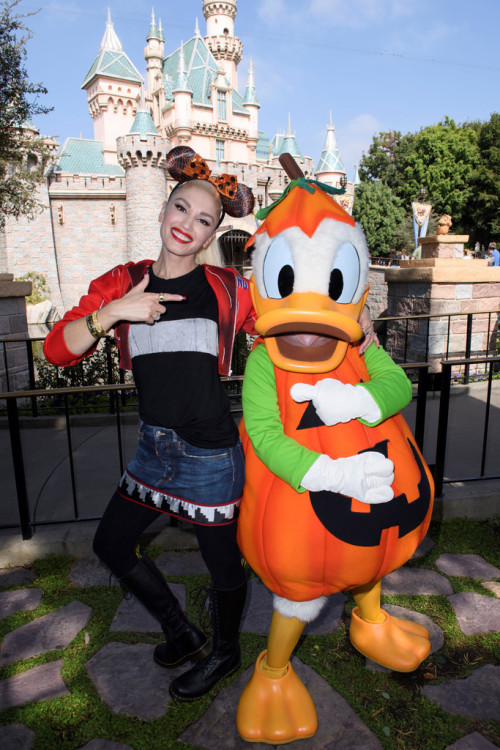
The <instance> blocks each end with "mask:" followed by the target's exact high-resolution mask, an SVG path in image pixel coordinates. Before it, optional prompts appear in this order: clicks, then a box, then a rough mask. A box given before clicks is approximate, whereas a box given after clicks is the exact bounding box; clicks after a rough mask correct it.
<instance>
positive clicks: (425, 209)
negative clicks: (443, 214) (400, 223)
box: [411, 201, 432, 227]
mask: <svg viewBox="0 0 500 750" xmlns="http://www.w3.org/2000/svg"><path fill="white" fill-rule="evenodd" d="M411 208H412V211H413V218H414V220H415V221H416V222H417V224H418V226H419V227H421V226H422V225H423V224H425V222H426V221H428V220H429V216H430V213H431V208H432V206H431V205H430V203H417V202H416V201H413V203H412V204H411Z"/></svg>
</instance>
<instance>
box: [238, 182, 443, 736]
mask: <svg viewBox="0 0 500 750" xmlns="http://www.w3.org/2000/svg"><path fill="white" fill-rule="evenodd" d="M326 190H329V189H328V188H326V187H325V186H322V185H318V183H314V182H313V181H306V180H304V179H303V178H299V179H296V180H292V182H291V183H290V186H289V187H288V189H287V191H286V192H285V195H284V197H283V198H282V199H281V200H280V201H278V203H277V204H275V205H274V206H273V207H271V209H270V210H269V209H267V216H266V218H265V221H264V222H263V224H262V225H261V226H260V227H259V229H258V231H257V232H256V234H255V235H254V237H253V238H252V240H251V241H250V242H253V243H254V244H255V252H254V257H253V268H254V275H253V277H252V279H251V291H252V299H253V302H254V306H255V310H256V313H257V321H256V329H257V331H258V332H259V333H260V334H261V336H262V338H261V340H260V341H259V342H258V343H257V345H256V347H255V348H254V350H253V351H252V353H251V355H250V357H249V359H248V363H247V369H246V372H245V379H244V385H243V413H244V421H243V422H242V425H241V427H240V432H241V435H242V439H243V445H244V448H245V455H246V482H245V488H244V492H243V499H242V504H241V509H240V517H239V522H238V543H239V546H240V549H241V551H242V553H243V555H244V557H245V559H246V560H247V562H248V563H249V565H250V567H251V568H252V569H253V570H254V571H255V572H256V573H257V574H258V575H259V577H260V578H261V579H262V581H263V582H264V583H265V585H266V586H267V587H268V588H269V589H270V590H271V591H272V592H273V593H274V595H275V597H274V608H275V611H274V613H273V619H272V623H271V629H270V634H269V639H268V648H267V651H266V652H264V653H263V654H261V655H260V657H259V658H258V660H257V663H256V666H255V669H254V673H253V676H252V678H251V679H250V681H249V683H248V684H247V686H246V687H245V690H244V691H243V693H242V696H241V698H240V702H239V706H238V715H237V725H238V731H239V732H240V735H241V736H242V737H243V738H244V739H245V740H248V741H253V742H268V743H271V744H280V743H286V742H291V741H293V740H296V739H300V738H306V737H311V736H312V735H313V734H314V733H315V731H316V728H317V717H316V710H315V708H314V704H313V702H312V699H311V698H310V696H309V694H308V693H307V690H306V688H305V687H304V685H303V684H302V683H301V682H300V680H299V678H298V677H297V675H296V674H295V673H294V671H293V667H292V665H291V663H290V656H291V654H292V651H293V649H294V647H295V645H296V644H297V641H298V639H299V637H300V635H301V633H302V630H303V628H304V626H305V624H306V622H308V621H311V620H312V619H314V618H315V617H316V616H317V614H318V613H319V611H320V610H321V607H322V606H323V604H324V602H325V601H326V599H325V597H327V596H328V595H330V594H332V593H335V592H338V591H344V590H348V589H349V590H351V591H352V593H353V596H354V599H355V601H356V605H357V606H356V608H355V609H354V611H353V614H352V618H351V625H350V637H351V641H352V643H353V645H354V646H355V647H356V648H357V649H358V650H359V651H360V652H361V653H363V654H364V655H366V656H367V657H368V658H371V659H373V660H374V661H376V662H378V663H379V664H382V665H383V666H386V667H388V668H390V669H394V670H398V671H412V670H413V669H415V668H416V667H417V666H418V665H419V664H420V663H421V661H422V660H423V659H425V658H426V656H427V655H428V653H429V651H430V642H429V639H428V632H427V630H426V628H424V627H422V626H420V625H416V624H415V623H412V622H407V621H404V620H401V619H399V618H394V617H390V616H389V615H388V614H387V613H386V612H384V611H383V610H382V609H381V608H380V586H381V579H382V577H383V576H384V575H387V574H388V573H390V572H392V571H393V570H395V569H397V568H398V567H400V566H401V565H403V564H404V563H405V562H406V561H407V560H408V559H409V558H410V557H411V555H412V554H413V552H414V551H415V549H416V548H417V546H418V545H419V544H420V542H421V541H422V539H423V537H424V536H425V534H426V531H427V527H428V524H429V521H430V516H431V512H432V500H433V484H432V478H431V475H430V472H429V469H428V467H427V466H426V464H425V461H424V459H423V457H422V455H421V453H420V451H419V449H418V447H417V445H416V443H415V440H414V438H413V435H412V434H411V431H410V429H409V428H408V426H407V424H406V422H405V420H404V419H403V417H402V416H401V415H400V414H399V413H398V412H399V410H400V409H402V408H403V407H404V406H406V404H407V403H408V402H409V401H410V400H411V386H410V383H409V381H408V379H407V378H406V375H405V374H404V372H403V371H402V370H401V368H400V367H398V366H397V365H396V364H394V363H393V362H392V360H391V359H390V357H389V356H388V355H387V354H386V353H385V352H384V351H383V350H382V349H377V348H376V346H375V345H374V344H372V345H371V346H370V347H369V349H368V350H367V351H366V353H365V355H364V356H360V355H359V352H358V347H357V346H356V345H355V343H356V341H357V340H358V339H360V338H361V336H362V331H361V328H360V327H359V324H358V318H359V315H360V313H361V310H362V308H363V306H364V304H365V300H366V296H367V294H368V286H367V280H368V264H369V259H368V249H367V247H366V243H365V240H364V237H363V235H362V232H361V231H360V230H359V228H357V227H356V226H355V225H354V222H353V220H352V218H351V217H350V216H349V215H348V214H347V213H346V212H344V211H343V209H342V208H341V207H340V206H339V205H338V204H337V203H336V202H335V201H333V200H332V198H331V197H330V196H329V195H327V192H326Z"/></svg>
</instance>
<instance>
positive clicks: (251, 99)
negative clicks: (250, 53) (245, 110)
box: [243, 59, 260, 107]
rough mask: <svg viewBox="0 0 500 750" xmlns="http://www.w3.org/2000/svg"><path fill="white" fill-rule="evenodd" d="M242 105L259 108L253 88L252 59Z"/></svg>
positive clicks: (255, 91)
mask: <svg viewBox="0 0 500 750" xmlns="http://www.w3.org/2000/svg"><path fill="white" fill-rule="evenodd" d="M243 104H244V106H248V105H250V106H254V107H259V106H260V104H259V100H258V98H257V90H256V88H255V80H254V65H253V59H250V68H249V69H248V80H247V87H246V89H245V98H244V100H243Z"/></svg>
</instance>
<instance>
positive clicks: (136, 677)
mask: <svg viewBox="0 0 500 750" xmlns="http://www.w3.org/2000/svg"><path fill="white" fill-rule="evenodd" d="M153 650H154V646H153V645H151V644H147V643H136V644H133V645H131V644H127V643H119V642H114V643H107V644H106V645H105V646H103V648H101V649H100V651H98V652H97V654H95V655H94V656H93V657H92V658H91V659H90V660H89V661H88V662H87V663H86V665H85V666H86V668H87V672H88V673H89V677H90V679H91V680H92V682H93V683H94V685H95V687H96V690H97V692H98V693H99V696H100V697H101V699H102V700H103V701H104V703H106V705H107V706H108V707H109V708H110V709H111V710H112V711H114V712H115V713H123V714H127V715H128V716H135V717H136V718H138V719H144V720H146V721H151V720H154V719H158V718H159V717H160V716H164V715H165V712H166V710H167V705H168V703H169V702H170V701H171V698H170V693H169V692H168V688H169V685H170V683H171V681H172V680H173V679H174V678H175V677H177V676H178V675H180V674H182V673H183V672H185V671H186V669H189V668H190V667H189V666H187V667H186V665H185V664H183V665H182V666H181V667H178V668H177V669H164V668H163V667H160V666H159V665H158V664H156V663H155V661H154V660H153Z"/></svg>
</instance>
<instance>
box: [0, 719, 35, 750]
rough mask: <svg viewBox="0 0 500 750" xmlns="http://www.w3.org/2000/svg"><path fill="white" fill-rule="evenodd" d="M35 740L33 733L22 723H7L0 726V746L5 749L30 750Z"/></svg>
mask: <svg viewBox="0 0 500 750" xmlns="http://www.w3.org/2000/svg"><path fill="white" fill-rule="evenodd" d="M34 741H35V733H34V732H33V730H32V729H28V727H25V726H24V724H8V725H7V726H6V727H0V747H3V748H5V750H30V748H32V747H33V743H34Z"/></svg>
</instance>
